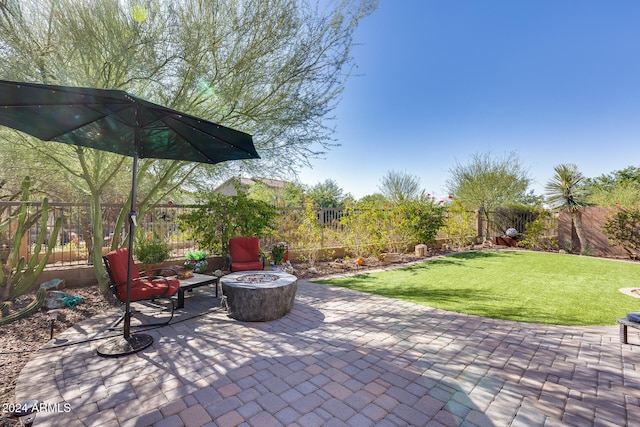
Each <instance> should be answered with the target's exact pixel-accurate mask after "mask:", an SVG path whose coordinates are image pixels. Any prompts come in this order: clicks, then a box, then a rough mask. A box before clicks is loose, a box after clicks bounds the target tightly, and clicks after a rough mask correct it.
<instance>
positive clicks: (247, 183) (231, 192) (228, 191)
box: [214, 177, 288, 196]
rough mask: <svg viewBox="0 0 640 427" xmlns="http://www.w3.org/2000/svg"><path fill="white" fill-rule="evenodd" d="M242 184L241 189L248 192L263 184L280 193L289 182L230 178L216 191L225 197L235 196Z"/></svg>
mask: <svg viewBox="0 0 640 427" xmlns="http://www.w3.org/2000/svg"><path fill="white" fill-rule="evenodd" d="M237 183H239V184H240V188H242V189H245V191H246V190H248V189H249V188H250V187H251V186H253V185H255V184H257V183H261V184H263V185H264V186H265V187H267V188H270V189H272V190H274V191H275V192H276V193H278V190H280V189H282V188H284V186H285V185H287V184H288V182H287V181H280V180H277V179H268V178H238V177H234V178H229V179H228V180H226V181H225V182H223V183H222V184H220V185H219V186H217V187H216V189H215V190H214V191H215V192H216V193H221V194H224V195H225V196H235V195H236V194H237V192H236V184H237Z"/></svg>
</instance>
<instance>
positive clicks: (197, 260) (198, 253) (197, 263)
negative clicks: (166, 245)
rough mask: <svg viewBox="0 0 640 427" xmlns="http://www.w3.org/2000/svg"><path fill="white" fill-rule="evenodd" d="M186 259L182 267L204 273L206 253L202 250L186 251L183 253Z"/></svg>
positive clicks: (206, 264)
mask: <svg viewBox="0 0 640 427" xmlns="http://www.w3.org/2000/svg"><path fill="white" fill-rule="evenodd" d="M185 257H186V261H185V262H184V268H186V269H187V270H193V272H194V273H204V272H205V271H206V270H207V266H208V265H209V263H207V253H206V252H205V251H203V250H200V249H198V250H193V251H189V252H187V254H186V255H185Z"/></svg>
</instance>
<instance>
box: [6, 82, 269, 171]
mask: <svg viewBox="0 0 640 427" xmlns="http://www.w3.org/2000/svg"><path fill="white" fill-rule="evenodd" d="M0 124H1V125H4V126H7V127H10V128H13V129H17V130H20V131H22V132H25V133H28V134H30V135H33V136H35V137H37V138H39V139H42V140H45V141H58V142H63V143H65V144H73V145H81V146H83V147H89V148H95V149H98V150H104V151H110V152H112V153H118V154H123V155H126V156H132V157H133V156H134V150H136V149H137V154H138V157H140V158H159V159H173V160H187V161H193V162H200V163H210V164H215V163H219V162H224V161H227V160H237V159H252V158H259V157H260V156H259V155H258V153H257V152H256V149H255V147H254V145H253V140H252V138H251V135H248V134H246V133H243V132H239V131H236V130H233V129H230V128H227V127H224V126H221V125H219V124H216V123H213V122H210V121H207V120H203V119H199V118H197V117H194V116H191V115H189V114H184V113H181V112H179V111H176V110H173V109H170V108H167V107H163V106H160V105H157V104H154V103H151V102H149V101H146V100H144V99H140V98H137V97H135V96H133V95H130V94H128V93H127V92H124V91H120V90H107V89H92V88H81V87H67V86H52V85H41V84H34V83H23V82H11V81H4V80H0ZM136 129H138V130H139V133H140V135H139V138H138V139H137V140H136V137H135V133H136Z"/></svg>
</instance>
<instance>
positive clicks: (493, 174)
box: [447, 152, 531, 239]
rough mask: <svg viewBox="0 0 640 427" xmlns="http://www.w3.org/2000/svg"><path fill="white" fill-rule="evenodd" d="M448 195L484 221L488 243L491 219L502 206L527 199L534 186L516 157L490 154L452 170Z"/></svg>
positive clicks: (480, 155)
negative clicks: (478, 213) (478, 211)
mask: <svg viewBox="0 0 640 427" xmlns="http://www.w3.org/2000/svg"><path fill="white" fill-rule="evenodd" d="M449 174H450V175H451V177H450V178H449V179H448V180H447V188H448V191H449V194H452V195H453V196H454V197H455V199H456V200H458V201H460V202H461V203H462V204H464V205H465V206H468V207H470V208H472V209H478V210H481V211H482V213H483V215H484V218H485V239H488V238H489V217H490V216H489V215H490V213H491V211H493V210H494V209H496V208H498V207H499V206H502V205H505V204H508V203H513V202H517V201H518V200H522V199H524V198H525V195H526V190H527V188H528V187H529V183H530V182H531V180H530V178H529V176H528V171H527V170H525V169H524V168H523V167H522V165H521V164H520V159H519V158H518V156H517V155H516V154H515V153H513V152H512V153H510V154H509V155H507V156H504V157H495V156H493V155H492V154H491V153H485V154H473V155H472V156H471V159H470V160H469V163H467V164H466V165H461V164H460V163H457V162H456V164H455V165H454V166H453V167H452V168H451V169H449Z"/></svg>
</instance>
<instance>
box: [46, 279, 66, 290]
mask: <svg viewBox="0 0 640 427" xmlns="http://www.w3.org/2000/svg"><path fill="white" fill-rule="evenodd" d="M40 287H41V288H42V289H44V290H45V291H51V290H54V289H64V287H65V282H64V280H63V279H51V280H47V281H46V282H44V283H43V284H41V285H40Z"/></svg>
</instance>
